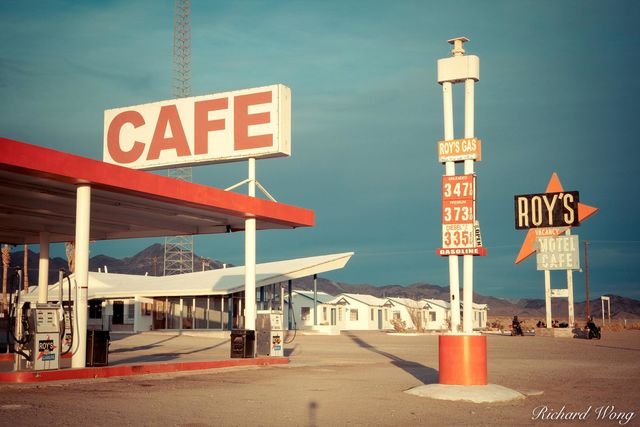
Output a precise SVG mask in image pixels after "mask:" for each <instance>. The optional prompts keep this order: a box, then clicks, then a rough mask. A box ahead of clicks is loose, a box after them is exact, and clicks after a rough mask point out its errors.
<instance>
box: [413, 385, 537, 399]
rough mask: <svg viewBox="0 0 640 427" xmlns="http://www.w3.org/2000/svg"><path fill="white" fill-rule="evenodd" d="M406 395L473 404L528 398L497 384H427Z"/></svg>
mask: <svg viewBox="0 0 640 427" xmlns="http://www.w3.org/2000/svg"><path fill="white" fill-rule="evenodd" d="M405 393H409V394H412V395H414V396H419V397H428V398H431V399H438V400H452V401H466V402H473V403H494V402H509V401H512V400H520V399H524V398H525V397H526V396H525V395H524V394H522V393H520V392H517V391H515V390H512V389H510V388H506V387H503V386H501V385H496V384H487V385H472V386H469V385H444V384H427V385H421V386H418V387H414V388H412V389H409V390H406V391H405Z"/></svg>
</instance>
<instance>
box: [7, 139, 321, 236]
mask: <svg viewBox="0 0 640 427" xmlns="http://www.w3.org/2000/svg"><path fill="white" fill-rule="evenodd" d="M87 184H88V185H90V186H91V227H90V239H91V240H109V239H127V238H138V237H159V236H176V235H194V234H213V233H228V232H234V231H243V230H244V223H245V219H246V218H256V222H257V226H256V228H257V229H258V230H265V229H284V228H297V227H311V226H313V225H314V213H313V211H311V210H308V209H304V208H299V207H296V206H290V205H285V204H282V203H277V202H272V201H269V200H263V199H258V198H254V197H249V196H245V195H242V194H237V193H232V192H228V191H224V190H220V189H217V188H212V187H206V186H203V185H199V184H194V183H190V182H185V181H180V180H176V179H173V178H168V177H164V176H160V175H156V174H153V173H149V172H143V171H138V170H134V169H129V168H125V167H121V166H117V165H112V164H107V163H103V162H101V161H98V160H93V159H89V158H86V157H80V156H76V155H73V154H68V153H64V152H60V151H55V150H51V149H48V148H43V147H38V146H34V145H30V144H26V143H23V142H18V141H14V140H11V139H6V138H0V242H2V243H11V244H23V243H29V244H37V243H38V242H39V236H40V234H41V233H43V232H46V233H49V237H48V240H49V241H50V242H65V241H73V240H74V239H75V223H76V219H75V218H76V186H77V185H87Z"/></svg>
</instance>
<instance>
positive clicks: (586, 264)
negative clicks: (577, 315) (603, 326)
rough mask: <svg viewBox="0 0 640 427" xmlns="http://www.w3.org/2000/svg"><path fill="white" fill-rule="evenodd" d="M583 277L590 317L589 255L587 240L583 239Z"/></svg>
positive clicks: (589, 315) (588, 315)
mask: <svg viewBox="0 0 640 427" xmlns="http://www.w3.org/2000/svg"><path fill="white" fill-rule="evenodd" d="M583 243H584V279H585V291H586V296H587V318H589V317H591V309H590V307H589V255H588V254H587V245H588V244H589V242H588V241H586V240H585V241H584V242H583Z"/></svg>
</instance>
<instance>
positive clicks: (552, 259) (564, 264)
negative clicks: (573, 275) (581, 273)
mask: <svg viewBox="0 0 640 427" xmlns="http://www.w3.org/2000/svg"><path fill="white" fill-rule="evenodd" d="M536 244H537V250H536V265H537V269H538V271H541V270H578V269H580V250H579V246H580V244H579V241H578V236H577V235H575V234H573V235H569V236H557V237H538V238H537V241H536Z"/></svg>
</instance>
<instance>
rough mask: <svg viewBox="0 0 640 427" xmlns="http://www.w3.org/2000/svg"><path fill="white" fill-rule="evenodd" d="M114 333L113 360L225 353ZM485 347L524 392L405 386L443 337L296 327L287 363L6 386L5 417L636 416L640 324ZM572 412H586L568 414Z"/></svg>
mask: <svg viewBox="0 0 640 427" xmlns="http://www.w3.org/2000/svg"><path fill="white" fill-rule="evenodd" d="M115 338H116V339H114V341H113V343H112V345H111V353H110V364H112V365H115V364H135V363H143V362H148V361H157V362H174V361H196V360H211V359H214V358H227V357H228V354H229V344H228V340H225V339H223V338H214V337H189V336H177V335H158V334H142V335H135V336H124V337H122V336H121V337H115ZM488 353H489V354H488V359H489V366H488V374H489V382H490V383H493V384H499V385H502V386H505V387H509V388H512V389H515V390H518V391H521V392H523V393H525V394H527V395H528V396H527V397H526V398H525V399H523V400H518V401H513V402H510V403H501V404H475V403H466V402H448V401H439V400H432V399H428V398H421V397H416V396H411V395H408V394H407V393H404V391H405V390H407V389H410V388H413V387H416V386H419V385H422V384H428V383H435V382H437V380H438V373H437V368H438V349H437V336H435V335H433V336H430V335H422V336H393V335H387V334H384V333H377V332H374V333H372V332H354V333H343V334H342V335H340V336H301V335H298V336H297V337H296V339H295V341H294V342H293V343H292V344H290V345H289V346H288V347H287V354H288V355H289V356H290V358H291V363H290V364H289V365H285V366H272V367H253V368H225V369H219V370H209V371H202V372H197V373H193V372H190V373H181V374H161V375H150V376H138V377H126V378H117V379H109V380H85V381H76V382H63V383H49V384H38V385H0V417H2V418H1V419H3V420H11V425H18V426H19V425H35V424H43V423H47V424H55V425H83V426H86V425H114V424H115V425H136V426H145V425H177V426H200V425H202V426H204V425H211V426H227V425H229V426H233V425H240V426H243V425H265V426H272V425H300V426H310V425H317V426H335V425H375V426H404V425H407V426H409V425H411V426H413V425H446V426H456V425H461V426H462V425H485V426H496V425H505V426H528V425H532V426H546V425H559V424H562V425H564V424H565V423H568V424H570V425H584V426H590V425H598V426H617V425H640V416H639V414H640V402H639V399H638V398H639V397H640V363H639V361H640V359H639V356H640V331H624V332H619V333H608V334H606V335H604V336H603V339H602V340H600V341H588V340H576V339H558V338H555V339H554V338H546V337H510V336H489V337H488ZM536 415H537V416H538V418H537V419H534V418H536ZM572 416H573V417H576V418H577V417H581V418H583V419H574V420H567V419H566V418H567V417H572ZM554 417H556V418H561V419H559V420H554V419H552V418H554ZM630 417H631V419H629V418H630ZM562 418H564V419H562ZM3 424H4V425H8V422H6V423H5V422H3Z"/></svg>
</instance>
